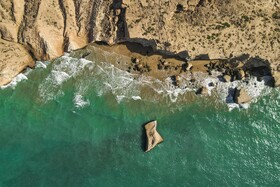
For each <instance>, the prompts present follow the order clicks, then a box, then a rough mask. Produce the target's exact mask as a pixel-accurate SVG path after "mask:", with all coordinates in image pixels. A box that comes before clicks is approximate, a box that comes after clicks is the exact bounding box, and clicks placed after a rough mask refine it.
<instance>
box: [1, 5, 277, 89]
mask: <svg viewBox="0 0 280 187" xmlns="http://www.w3.org/2000/svg"><path fill="white" fill-rule="evenodd" d="M94 41H104V42H106V43H108V44H110V45H112V44H116V43H119V42H124V41H134V42H139V43H142V44H144V45H151V46H152V47H153V48H154V49H158V50H162V51H164V52H165V53H168V52H171V53H176V54H178V55H180V56H181V57H186V58H189V59H195V58H199V59H201V58H206V59H207V58H210V59H224V58H233V57H238V56H241V57H242V56H244V55H246V54H248V55H249V56H251V57H256V56H259V58H260V59H263V60H267V61H268V62H269V66H270V68H271V69H272V73H273V75H274V77H275V79H276V85H279V84H280V75H279V74H280V73H279V71H280V55H279V54H280V48H279V47H280V1H279V0H0V44H1V45H0V85H4V84H7V83H8V82H9V81H11V79H12V78H13V77H14V76H15V75H17V74H18V73H19V72H21V71H22V70H23V69H24V68H26V67H27V66H30V67H32V66H33V65H34V61H35V60H48V59H53V58H56V57H58V56H61V55H62V54H63V53H64V52H65V51H71V50H75V49H78V48H82V47H84V46H86V45H87V44H88V43H91V42H94ZM241 59H242V58H241ZM243 60H246V59H243ZM259 65H260V64H258V62H257V61H256V63H255V64H254V65H253V66H259Z"/></svg>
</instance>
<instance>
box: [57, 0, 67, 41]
mask: <svg viewBox="0 0 280 187" xmlns="http://www.w3.org/2000/svg"><path fill="white" fill-rule="evenodd" d="M58 4H59V8H60V10H61V13H62V17H63V36H64V37H65V36H66V35H67V33H66V27H67V13H66V9H65V6H64V2H63V0H58Z"/></svg>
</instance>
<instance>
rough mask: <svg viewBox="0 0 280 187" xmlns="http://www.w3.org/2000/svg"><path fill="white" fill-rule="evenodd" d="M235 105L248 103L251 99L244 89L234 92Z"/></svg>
mask: <svg viewBox="0 0 280 187" xmlns="http://www.w3.org/2000/svg"><path fill="white" fill-rule="evenodd" d="M234 100H235V103H237V104H245V103H249V102H250V101H251V100H252V98H251V97H250V96H249V95H248V93H247V92H246V91H245V90H244V89H239V90H238V89H236V92H235V99H234Z"/></svg>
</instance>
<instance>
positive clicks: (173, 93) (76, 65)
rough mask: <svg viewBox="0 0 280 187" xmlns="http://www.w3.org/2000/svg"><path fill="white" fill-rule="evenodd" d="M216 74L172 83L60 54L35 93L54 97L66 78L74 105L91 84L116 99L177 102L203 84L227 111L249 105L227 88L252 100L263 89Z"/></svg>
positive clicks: (196, 75) (258, 84)
mask: <svg viewBox="0 0 280 187" xmlns="http://www.w3.org/2000/svg"><path fill="white" fill-rule="evenodd" d="M219 75H220V73H219V72H212V76H209V75H208V74H206V73H200V72H197V73H193V74H182V75H180V76H179V77H177V78H178V80H179V84H178V85H177V86H175V85H174V82H173V81H172V79H171V78H167V79H166V80H164V81H160V80H157V79H154V78H152V77H147V76H143V75H135V74H131V73H128V72H126V71H123V70H120V69H118V68H116V67H115V66H114V65H112V64H110V63H107V62H92V61H89V60H86V59H76V58H73V57H70V56H62V57H61V58H59V59H57V60H56V61H55V62H54V64H52V69H51V73H50V74H49V75H48V77H47V78H46V79H45V81H43V82H42V84H41V85H40V86H39V93H40V96H41V97H42V98H45V99H46V100H50V99H54V98H56V97H57V96H59V95H63V91H62V85H63V84H64V83H66V82H67V81H69V80H70V79H72V80H73V79H74V80H73V84H75V85H74V86H75V88H76V92H77V94H78V95H77V96H75V98H74V100H73V101H74V103H75V106H82V105H83V104H86V103H87V101H84V100H83V99H82V95H84V94H85V93H86V92H87V90H90V89H89V88H92V87H94V88H95V89H94V90H96V92H97V95H99V96H101V95H103V94H108V93H110V94H113V95H114V96H115V98H116V100H117V102H121V101H123V100H126V99H133V100H145V99H147V97H156V99H158V98H159V97H158V94H159V95H161V96H163V98H165V97H167V98H169V101H171V102H177V101H178V98H180V97H181V96H183V95H184V94H185V93H187V92H192V91H195V90H197V89H198V88H201V87H205V88H207V90H208V94H209V95H211V94H212V92H213V91H215V92H216V93H217V94H218V96H219V98H220V100H221V101H223V102H225V103H227V104H228V107H229V110H232V109H234V108H237V107H238V108H248V107H249V105H238V104H235V103H234V101H233V97H231V96H230V95H229V91H230V89H234V88H243V89H245V90H246V91H247V92H248V94H249V95H250V96H251V97H252V98H253V99H255V98H258V97H259V96H260V95H261V94H262V93H263V91H264V90H265V88H266V86H265V85H264V81H262V82H259V81H257V80H256V79H254V78H252V79H250V80H249V81H248V82H244V81H234V82H221V81H220V80H219V79H218V78H217V77H218V76H219ZM79 76H80V77H79ZM77 77H79V78H77ZM76 78H77V80H76ZM81 90H82V91H81ZM143 90H145V91H147V90H148V91H149V92H151V93H152V94H150V93H149V94H146V93H143ZM147 95H149V96H147ZM155 95H156V96H155ZM76 97H77V98H76ZM148 99H149V98H148ZM77 103H78V104H77Z"/></svg>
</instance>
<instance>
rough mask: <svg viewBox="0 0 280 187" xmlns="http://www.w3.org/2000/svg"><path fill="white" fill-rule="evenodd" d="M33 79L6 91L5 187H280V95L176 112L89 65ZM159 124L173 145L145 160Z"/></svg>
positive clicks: (195, 102)
mask: <svg viewBox="0 0 280 187" xmlns="http://www.w3.org/2000/svg"><path fill="white" fill-rule="evenodd" d="M65 58H66V57H65ZM65 61H67V62H65ZM27 77H28V80H24V81H22V82H20V83H18V84H17V85H16V86H15V88H12V87H8V88H5V89H2V90H0V186H1V187H13V186H26V187H31V186H36V187H39V186H46V187H49V186H67V187H68V186H77V187H83V186H94V187H96V186H101V187H106V186H139V187H140V186H280V149H279V147H280V115H279V114H280V90H279V89H273V90H270V91H269V93H266V94H265V95H264V96H262V97H260V98H259V99H258V100H256V101H255V102H254V103H252V104H251V106H250V107H249V108H248V109H246V110H238V109H234V110H232V111H229V110H228V107H227V106H226V105H225V104H224V103H222V102H219V101H218V98H217V97H215V96H213V97H210V98H206V97H205V98H203V97H197V96H193V95H192V94H189V95H188V96H184V95H182V96H180V98H181V99H180V98H179V99H178V100H177V101H176V102H175V103H173V102H171V101H170V99H169V97H165V96H164V95H163V94H161V92H158V93H157V92H155V91H151V92H149V89H151V85H150V83H148V84H147V85H146V87H143V88H142V89H138V87H139V85H140V84H141V81H140V82H137V81H136V80H134V79H132V78H131V77H129V75H127V76H126V75H125V74H124V72H119V71H118V70H115V69H112V67H111V66H104V64H103V65H102V64H99V65H98V64H96V63H95V64H92V63H90V62H88V61H86V60H82V61H77V60H69V59H58V60H56V62H54V63H53V64H50V65H48V67H47V68H45V66H44V65H42V64H41V65H40V64H39V65H38V68H37V69H36V70H34V71H32V72H31V73H29V75H28V76H27ZM120 77H122V78H120ZM142 81H143V80H142ZM140 98H141V99H140ZM215 98H216V99H215ZM188 99H189V100H188ZM154 119H156V120H158V131H159V133H160V134H161V135H162V136H163V138H164V142H163V143H162V144H160V145H159V146H158V147H156V148H155V149H153V150H152V151H151V152H149V153H144V151H143V148H144V146H145V141H144V139H145V136H144V134H143V124H144V123H145V122H147V121H149V120H154Z"/></svg>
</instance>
